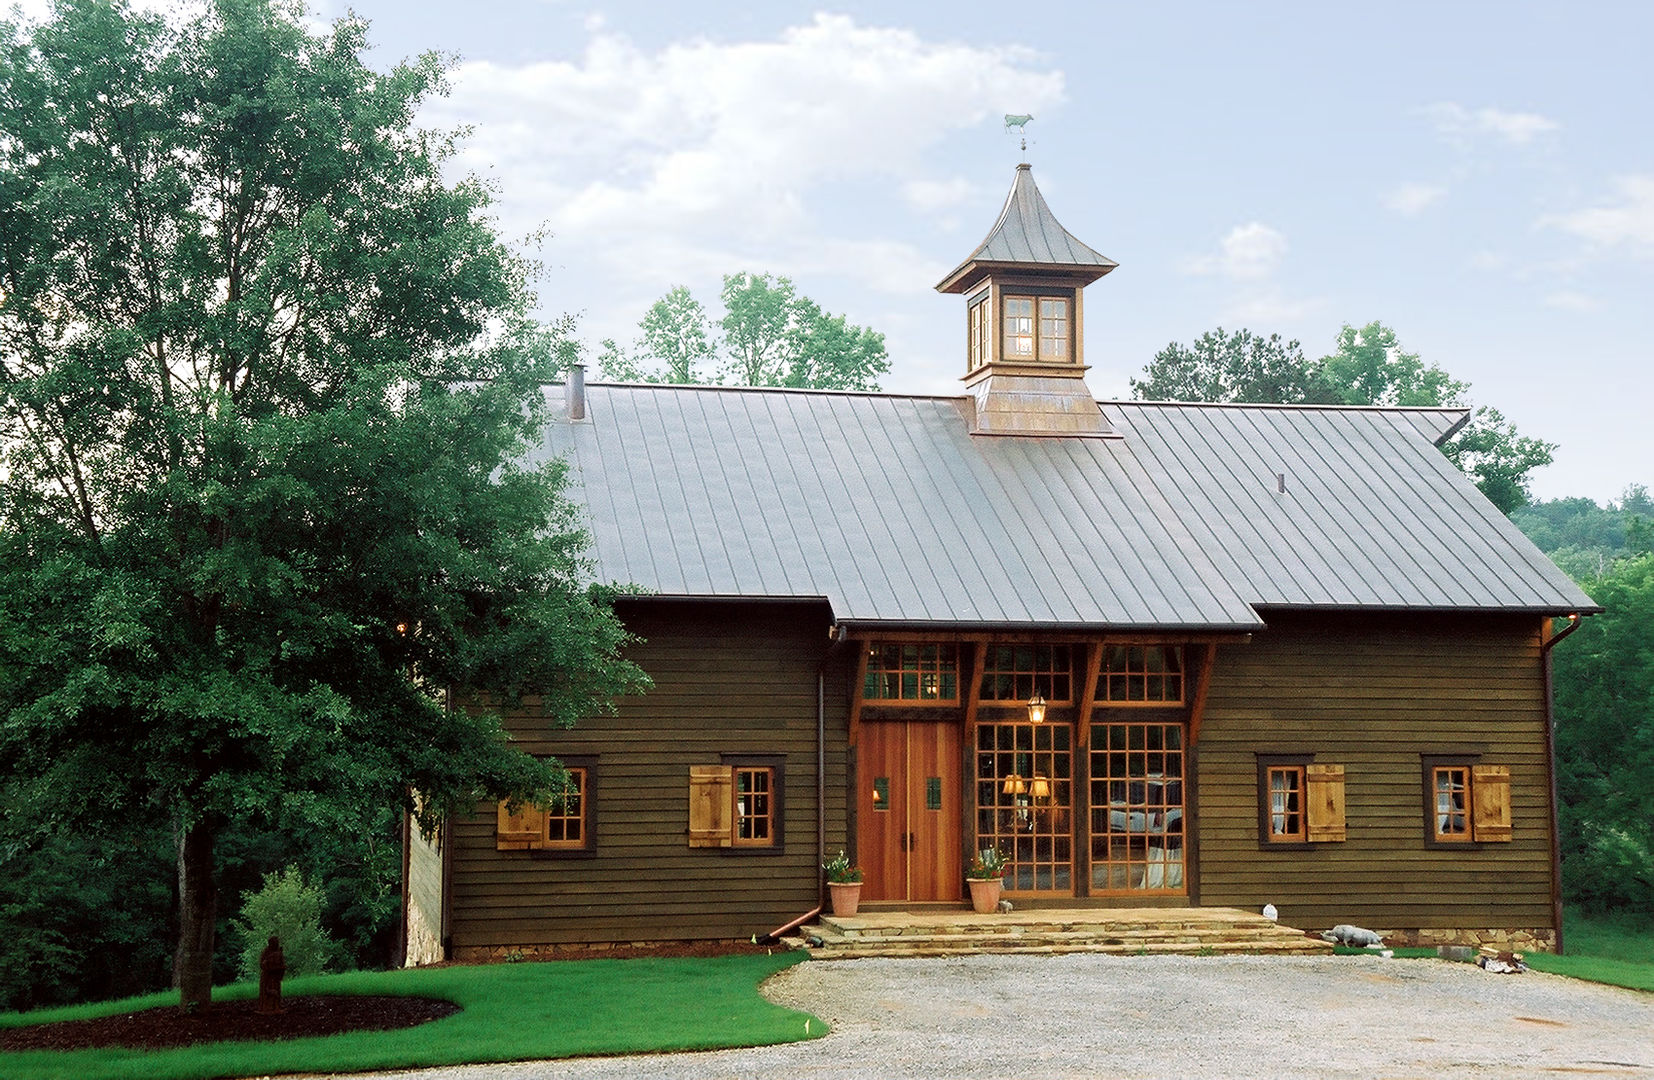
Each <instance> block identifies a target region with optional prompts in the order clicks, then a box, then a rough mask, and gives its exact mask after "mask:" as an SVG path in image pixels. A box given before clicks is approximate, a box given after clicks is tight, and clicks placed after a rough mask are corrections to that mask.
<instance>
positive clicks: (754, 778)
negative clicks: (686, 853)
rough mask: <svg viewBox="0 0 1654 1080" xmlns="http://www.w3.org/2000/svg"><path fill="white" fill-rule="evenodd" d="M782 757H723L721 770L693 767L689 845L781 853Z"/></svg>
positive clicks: (717, 766) (690, 790)
mask: <svg viewBox="0 0 1654 1080" xmlns="http://www.w3.org/2000/svg"><path fill="white" fill-rule="evenodd" d="M781 776H782V761H781V759H780V758H778V757H756V756H751V755H733V754H731V755H725V757H724V763H723V764H721V765H691V766H690V767H689V846H690V847H716V848H740V849H744V850H747V851H779V850H780V849H781V806H782V798H781V795H782V792H781Z"/></svg>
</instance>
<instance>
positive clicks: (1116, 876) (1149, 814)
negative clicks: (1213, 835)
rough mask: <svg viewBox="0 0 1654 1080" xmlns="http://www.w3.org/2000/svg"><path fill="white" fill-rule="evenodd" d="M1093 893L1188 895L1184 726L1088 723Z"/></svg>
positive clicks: (1095, 894) (1101, 894) (1178, 724)
mask: <svg viewBox="0 0 1654 1080" xmlns="http://www.w3.org/2000/svg"><path fill="white" fill-rule="evenodd" d="M1090 796H1091V797H1090V800H1089V802H1090V806H1091V895H1093V896H1103V895H1107V894H1110V893H1117V894H1124V893H1132V892H1137V891H1150V892H1171V893H1181V892H1183V891H1184V876H1183V871H1184V847H1183V818H1184V809H1185V808H1184V804H1183V724H1182V722H1181V721H1179V722H1178V723H1174V724H1145V723H1104V724H1093V725H1091V791H1090Z"/></svg>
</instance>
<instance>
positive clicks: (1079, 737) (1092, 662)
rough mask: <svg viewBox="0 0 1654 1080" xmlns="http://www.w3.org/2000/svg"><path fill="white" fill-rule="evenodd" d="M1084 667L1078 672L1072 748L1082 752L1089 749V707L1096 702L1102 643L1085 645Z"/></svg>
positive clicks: (1101, 664) (1091, 642) (1101, 660)
mask: <svg viewBox="0 0 1654 1080" xmlns="http://www.w3.org/2000/svg"><path fill="white" fill-rule="evenodd" d="M1084 655H1085V661H1084V663H1085V667H1084V669H1083V670H1082V671H1081V672H1080V678H1081V679H1082V680H1083V682H1082V683H1081V685H1080V698H1079V701H1080V706H1079V709H1078V711H1076V712H1075V714H1074V749H1075V752H1076V753H1084V752H1085V751H1087V750H1089V749H1091V708H1092V706H1094V705H1096V704H1097V672H1098V670H1099V669H1101V668H1102V666H1103V643H1102V642H1101V641H1090V642H1087V643H1086V647H1085V653H1084Z"/></svg>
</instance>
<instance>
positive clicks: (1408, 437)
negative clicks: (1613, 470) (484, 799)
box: [406, 165, 1596, 963]
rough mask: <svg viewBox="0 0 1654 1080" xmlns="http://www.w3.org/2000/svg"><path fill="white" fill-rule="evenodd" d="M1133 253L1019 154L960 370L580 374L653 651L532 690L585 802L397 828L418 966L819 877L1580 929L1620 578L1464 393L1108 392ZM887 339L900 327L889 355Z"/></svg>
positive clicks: (1057, 902) (691, 930) (817, 893)
mask: <svg viewBox="0 0 1654 1080" xmlns="http://www.w3.org/2000/svg"><path fill="white" fill-rule="evenodd" d="M1114 266H1115V264H1114V263H1113V262H1112V261H1110V260H1109V259H1107V258H1105V257H1103V256H1102V255H1100V254H1098V253H1097V252H1096V251H1094V250H1092V249H1091V248H1090V247H1088V246H1086V245H1085V244H1084V243H1081V242H1080V241H1079V240H1077V239H1076V238H1075V237H1073V236H1072V235H1070V234H1069V233H1068V232H1067V230H1065V229H1064V228H1063V227H1062V225H1060V224H1059V223H1058V221H1057V220H1056V218H1055V217H1054V216H1053V215H1052V213H1051V211H1050V209H1049V207H1048V206H1047V205H1046V202H1045V200H1044V198H1043V197H1042V196H1041V195H1040V192H1039V190H1038V189H1037V187H1036V186H1035V184H1034V180H1033V176H1032V173H1031V172H1030V170H1029V168H1028V166H1026V165H1023V166H1019V167H1018V169H1017V171H1016V174H1015V180H1014V182H1013V185H1012V188H1011V191H1010V194H1009V197H1008V198H1007V200H1006V203H1005V208H1004V211H1003V212H1002V213H1001V215H1000V217H999V220H998V221H997V222H996V223H995V224H994V226H993V228H992V230H991V231H990V232H989V234H988V236H987V238H986V239H985V240H984V241H983V243H982V244H981V246H979V247H978V248H977V249H976V250H975V251H974V252H972V253H971V255H970V256H969V257H968V258H967V259H965V260H964V262H962V263H961V264H960V265H959V266H958V268H957V269H955V270H954V271H953V272H952V273H950V274H949V275H947V277H946V278H944V279H943V280H942V282H941V283H940V284H939V285H938V286H937V288H938V289H939V291H941V292H943V293H948V294H955V295H958V296H961V297H963V298H964V317H965V334H964V343H963V344H964V354H965V355H964V360H965V370H966V374H965V377H964V384H963V390H964V392H963V393H962V394H960V395H958V396H915V395H903V394H877V393H840V392H817V391H797V390H776V389H738V388H728V387H709V386H658V385H597V384H593V385H585V384H584V383H583V381H582V379H581V373H580V372H579V371H578V370H576V372H575V373H574V374H573V376H572V377H571V379H570V380H569V382H568V384H567V385H566V386H564V387H561V388H556V389H554V390H552V391H551V393H553V394H554V395H556V396H557V397H558V398H559V400H557V401H556V402H555V404H556V406H557V413H558V416H557V419H556V420H555V422H553V423H552V424H551V425H550V427H549V428H548V430H547V431H546V433H545V443H544V448H543V452H544V454H546V455H558V456H561V457H563V458H566V459H567V460H568V462H569V463H570V474H571V477H572V490H571V494H572V496H573V497H574V498H575V499H576V500H577V501H578V502H579V504H580V505H581V506H582V507H583V510H584V513H585V517H586V524H587V527H588V529H589V531H590V535H591V552H590V555H591V559H592V563H593V566H594V568H595V573H596V576H597V579H598V580H602V581H612V582H617V583H623V584H626V585H629V586H632V587H634V588H635V589H636V590H637V591H636V594H635V595H634V596H632V597H630V598H628V599H625V600H623V601H621V602H620V604H619V606H618V611H619V613H620V614H621V616H622V618H623V619H624V621H625V623H626V625H627V626H628V627H629V628H630V629H632V630H633V631H634V632H636V633H637V634H638V635H639V636H640V637H641V639H642V641H641V642H640V643H639V644H638V645H636V647H635V648H633V649H632V650H631V651H630V654H629V655H630V657H631V658H632V659H633V660H635V661H636V662H637V663H639V664H640V665H641V666H642V667H643V668H644V669H645V670H646V671H647V672H648V673H649V675H650V676H651V677H652V678H653V680H654V689H653V690H652V691H651V692H649V693H648V694H646V695H643V696H640V697H637V698H630V699H626V700H622V701H620V702H619V703H618V705H619V708H618V713H617V715H615V716H612V717H600V718H594V719H592V720H591V721H590V722H587V723H584V724H581V725H579V726H577V727H576V728H575V729H573V730H552V729H550V728H547V727H545V726H543V725H540V724H539V723H538V722H537V721H536V720H535V719H534V718H533V717H532V716H530V715H521V716H515V717H511V718H510V722H511V726H512V728H513V731H514V735H515V737H516V738H517V739H519V740H520V741H521V745H522V746H523V747H524V748H526V749H527V750H529V751H530V752H533V753H536V754H548V755H554V756H556V757H557V758H559V759H560V760H562V761H563V762H564V763H565V764H566V765H567V766H568V767H569V769H570V771H571V775H572V776H573V778H574V781H575V783H576V784H577V785H578V794H577V795H575V796H573V797H570V798H568V799H567V800H565V801H564V802H562V803H560V804H557V805H554V806H553V807H552V808H550V809H549V810H535V809H533V808H527V809H524V810H522V811H520V812H518V813H516V814H512V813H509V812H507V810H506V809H505V808H503V807H500V808H496V807H494V806H488V807H482V808H479V810H478V812H477V813H476V814H475V815H473V816H461V817H459V818H458V819H456V820H453V821H451V822H449V824H448V826H447V827H446V829H445V831H444V832H443V834H442V836H441V837H440V838H439V840H438V842H436V843H426V842H424V841H422V840H420V839H419V837H418V836H417V835H415V836H412V837H410V840H409V846H408V853H407V855H408V859H407V863H408V873H407V886H406V899H407V902H406V920H407V942H408V950H407V958H408V961H409V962H410V963H423V962H430V961H432V960H436V959H442V958H455V959H469V958H480V957H485V956H488V955H498V954H500V953H501V952H502V951H505V950H511V951H520V952H522V953H523V954H524V955H530V956H532V955H539V954H543V953H546V952H550V951H552V950H554V949H556V948H559V947H563V946H569V945H578V944H582V943H586V944H590V943H604V942H616V941H624V942H641V941H672V940H684V939H742V940H744V939H747V938H748V937H749V936H750V935H753V934H755V933H764V932H767V931H768V930H770V929H771V928H774V927H778V926H780V925H782V924H784V923H788V922H790V921H792V920H794V919H796V918H797V917H799V916H800V915H803V914H804V913H806V912H809V911H810V910H811V909H813V908H815V907H816V906H818V905H819V904H820V903H821V898H822V883H821V872H820V867H821V863H822V861H823V858H824V857H826V856H830V855H832V854H833V853H835V852H837V851H838V850H839V849H841V848H842V849H845V850H847V851H848V853H849V855H850V857H851V858H852V859H853V860H854V861H855V862H856V863H857V864H859V865H860V866H861V867H862V868H863V869H864V872H865V882H864V885H863V892H862V902H863V906H864V907H871V908H872V909H874V910H879V909H881V908H882V909H891V908H896V909H901V908H912V909H925V908H935V907H936V906H938V905H940V906H944V907H963V898H964V895H965V891H964V885H965V883H964V880H963V868H964V865H965V862H966V861H967V860H968V858H969V854H970V853H971V852H974V851H978V850H981V849H983V848H988V847H997V848H999V850H1000V851H1002V852H1003V853H1004V854H1005V855H1006V856H1007V857H1008V859H1009V865H1008V868H1007V874H1006V879H1005V886H1006V896H1007V897H1008V898H1010V899H1012V900H1013V901H1014V902H1015V903H1016V904H1017V906H1018V907H1019V909H1021V908H1030V907H1031V908H1036V909H1037V908H1040V907H1042V906H1049V907H1061V908H1109V907H1130V908H1134V909H1140V908H1144V907H1152V906H1166V907H1236V908H1250V909H1252V910H1257V908H1258V907H1259V906H1261V905H1263V904H1265V903H1266V902H1267V903H1273V904H1274V905H1276V907H1277V908H1278V910H1279V912H1280V916H1281V919H1282V921H1283V922H1290V923H1291V924H1292V925H1293V926H1297V927H1324V926H1329V925H1332V924H1333V923H1337V922H1348V923H1357V924H1360V925H1363V926H1367V927H1370V928H1373V929H1376V930H1379V931H1381V932H1384V933H1389V934H1395V935H1399V936H1402V937H1405V938H1407V939H1410V940H1418V941H1425V942H1445V941H1454V940H1466V939H1475V938H1476V937H1477V936H1478V935H1481V936H1482V937H1483V938H1485V936H1486V935H1487V934H1489V933H1493V934H1495V935H1496V936H1497V937H1498V939H1499V940H1508V941H1511V942H1515V943H1518V944H1519V945H1523V946H1526V947H1546V946H1548V945H1550V944H1553V943H1554V941H1555V937H1556V934H1557V930H1558V927H1559V926H1560V921H1559V912H1560V901H1559V892H1558V869H1557V854H1556V852H1557V847H1556V836H1555V807H1554V794H1553V792H1554V790H1555V789H1554V783H1553V779H1552V775H1551V772H1552V755H1551V736H1550V703H1549V683H1548V660H1547V656H1548V650H1549V648H1550V646H1551V644H1553V642H1554V640H1555V636H1556V630H1555V629H1554V628H1555V627H1556V626H1558V625H1561V624H1559V623H1558V622H1557V621H1556V618H1557V617H1560V616H1566V615H1576V616H1577V614H1578V613H1583V612H1589V611H1592V610H1596V609H1595V608H1594V607H1593V605H1592V603H1591V601H1590V599H1589V598H1588V597H1586V596H1585V595H1584V594H1583V593H1581V592H1580V590H1579V589H1578V588H1577V587H1575V586H1574V584H1573V583H1572V582H1571V581H1569V579H1568V578H1567V577H1566V576H1565V575H1564V574H1562V573H1561V572H1560V571H1559V570H1558V569H1557V568H1556V567H1555V566H1553V565H1552V564H1551V563H1550V562H1549V561H1548V560H1547V559H1546V558H1545V557H1544V555H1542V554H1541V553H1540V552H1539V551H1538V550H1537V549H1536V548H1535V547H1534V546H1533V545H1532V544H1531V543H1529V542H1528V541H1527V539H1525V538H1524V537H1523V536H1522V535H1521V534H1520V533H1519V532H1518V531H1517V530H1516V529H1515V527H1513V526H1512V525H1511V524H1510V523H1509V522H1508V521H1507V520H1506V519H1505V518H1504V517H1503V516H1502V515H1501V514H1500V513H1499V512H1498V510H1496V509H1495V508H1494V507H1493V506H1492V504H1490V503H1489V502H1488V501H1487V500H1486V499H1485V498H1483V496H1482V495H1481V494H1480V492H1478V491H1477V490H1476V488H1475V487H1474V486H1473V485H1472V484H1471V483H1470V482H1469V481H1468V480H1467V479H1466V478H1465V477H1464V476H1463V475H1462V474H1461V473H1459V472H1458V471H1457V470H1456V469H1455V468H1454V467H1453V465H1452V464H1451V463H1450V462H1449V461H1448V460H1447V459H1446V457H1444V456H1443V454H1442V453H1441V452H1440V450H1439V449H1438V447H1439V444H1441V443H1442V442H1443V441H1444V440H1445V439H1447V438H1449V437H1451V436H1452V435H1453V434H1454V433H1455V432H1456V431H1457V430H1458V429H1459V428H1460V426H1461V425H1463V424H1464V423H1465V421H1466V419H1467V417H1466V414H1465V412H1464V411H1463V410H1458V409H1429V408H1357V407H1321V406H1296V407H1295V406H1273V405H1198V404H1182V403H1157V402H1142V401H1132V402H1102V403H1099V402H1098V401H1096V400H1095V399H1094V397H1093V395H1092V394H1091V392H1090V390H1089V389H1088V388H1087V386H1086V383H1085V379H1084V374H1085V371H1086V364H1085V352H1084V344H1085V338H1084V291H1085V288H1086V286H1087V285H1089V284H1091V283H1093V282H1095V281H1097V280H1098V279H1099V278H1101V277H1103V276H1104V275H1105V274H1107V273H1108V272H1109V271H1110V270H1112V269H1114ZM898 362H899V360H898Z"/></svg>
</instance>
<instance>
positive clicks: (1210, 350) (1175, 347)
mask: <svg viewBox="0 0 1654 1080" xmlns="http://www.w3.org/2000/svg"><path fill="white" fill-rule="evenodd" d="M1143 374H1144V376H1145V377H1144V378H1142V379H1132V380H1131V396H1132V397H1134V398H1137V399H1139V400H1150V401H1216V402H1226V401H1268V402H1276V403H1279V404H1283V405H1296V404H1330V403H1333V402H1337V401H1339V400H1340V399H1339V397H1338V396H1337V394H1336V393H1335V392H1334V391H1333V389H1332V387H1331V386H1330V385H1328V384H1327V383H1326V382H1325V380H1323V379H1322V378H1321V377H1320V375H1319V373H1318V372H1317V371H1316V370H1315V368H1314V366H1313V365H1311V364H1310V363H1309V361H1308V360H1306V359H1305V358H1304V350H1303V346H1301V345H1300V344H1299V343H1298V342H1297V341H1296V340H1294V341H1282V340H1281V335H1279V334H1270V335H1269V336H1268V337H1267V338H1265V337H1260V336H1258V335H1256V334H1254V333H1252V331H1250V330H1244V329H1243V330H1241V331H1239V332H1238V333H1233V334H1231V333H1229V332H1227V331H1226V330H1224V329H1223V327H1221V326H1220V327H1218V328H1217V329H1216V330H1208V331H1207V332H1206V333H1204V334H1202V335H1200V337H1199V338H1197V339H1195V342H1194V344H1192V345H1182V344H1179V343H1178V342H1175V341H1174V342H1172V343H1171V344H1169V345H1167V346H1166V347H1165V348H1164V349H1161V350H1160V351H1159V352H1158V353H1155V355H1154V359H1153V360H1151V361H1149V365H1148V367H1146V368H1144V369H1143Z"/></svg>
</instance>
